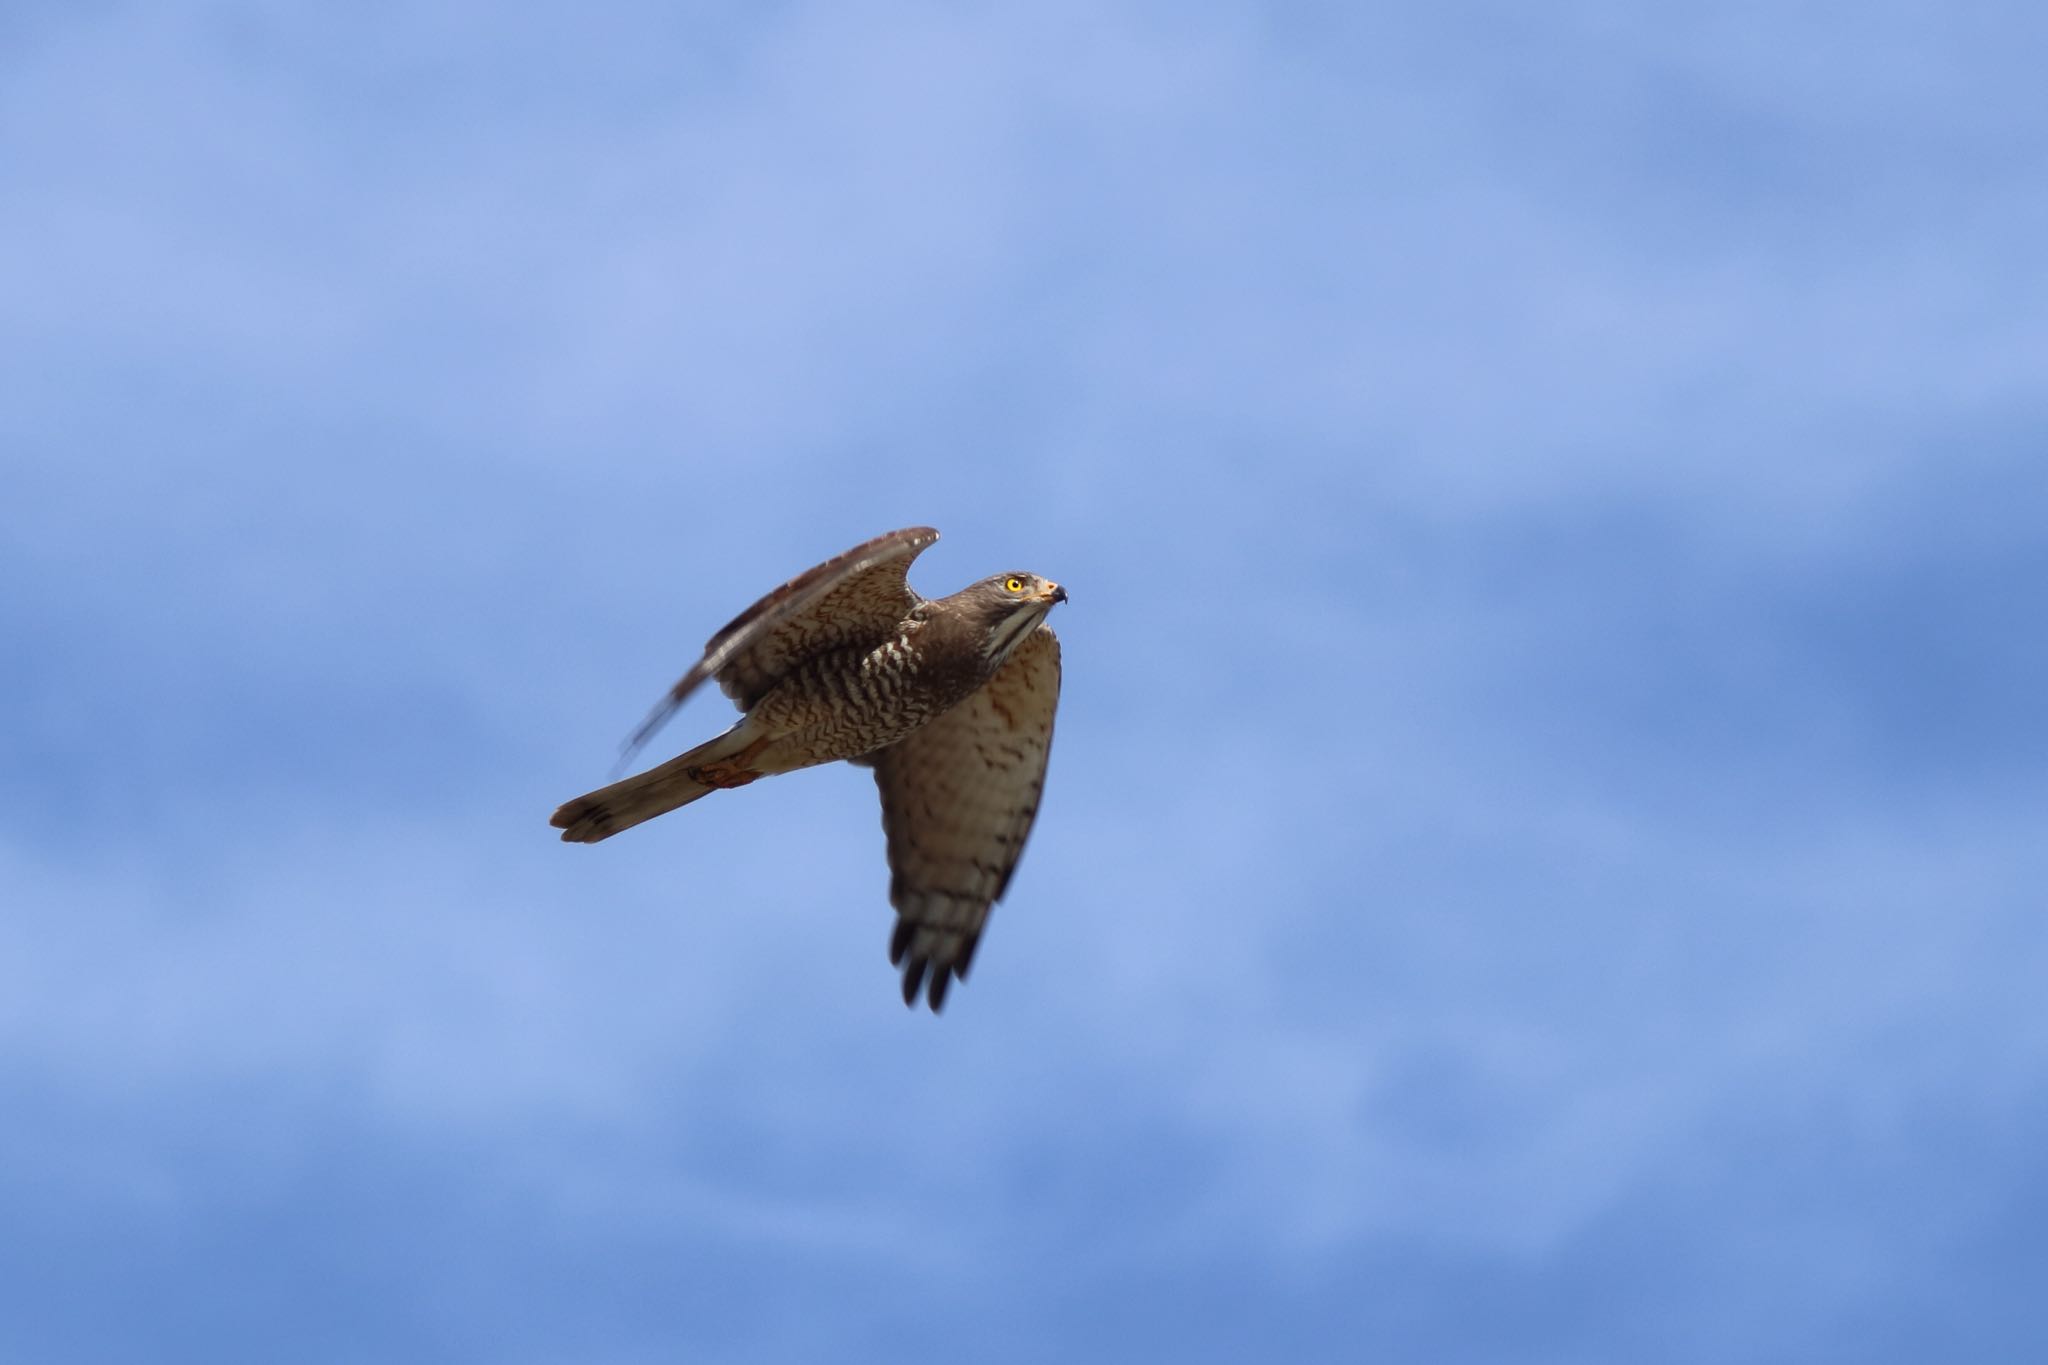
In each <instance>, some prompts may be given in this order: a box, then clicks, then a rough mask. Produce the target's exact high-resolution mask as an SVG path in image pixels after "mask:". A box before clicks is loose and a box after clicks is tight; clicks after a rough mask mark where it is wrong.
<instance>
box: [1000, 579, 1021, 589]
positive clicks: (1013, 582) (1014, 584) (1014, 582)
mask: <svg viewBox="0 0 2048 1365" xmlns="http://www.w3.org/2000/svg"><path fill="white" fill-rule="evenodd" d="M1003 586H1004V587H1006V588H1008V589H1009V590H1010V591H1011V592H1022V591H1024V580H1023V579H1021V578H1012V579H1010V580H1008V581H1007V582H1005V583H1004V584H1003Z"/></svg>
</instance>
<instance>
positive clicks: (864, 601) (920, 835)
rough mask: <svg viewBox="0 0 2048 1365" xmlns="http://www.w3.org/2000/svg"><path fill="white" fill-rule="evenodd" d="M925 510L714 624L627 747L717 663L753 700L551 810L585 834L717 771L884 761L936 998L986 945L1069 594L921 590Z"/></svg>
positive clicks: (1008, 584) (1040, 731) (712, 781)
mask: <svg viewBox="0 0 2048 1365" xmlns="http://www.w3.org/2000/svg"><path fill="white" fill-rule="evenodd" d="M938 538H939V533H938V532H937V531H934V530H932V529H931V528H930V527H928V526H913V527H911V528H909V529H907V530H902V531H892V532H890V533H889V534H888V535H885V536H877V537H875V538H874V539H873V540H870V541H868V542H867V543H866V544H864V545H856V546H855V547H854V548H853V549H851V550H848V551H847V552H846V553H845V554H843V555H840V556H838V557H837V558H835V559H829V560H827V561H825V562H824V563H823V564H820V565H819V566H818V567H817V568H815V569H812V570H810V571H809V572H807V573H802V574H799V575H797V576H796V577H795V578H792V579H791V580H790V581H789V582H787V583H785V584H783V585H782V586H781V587H779V588H777V589H776V590H775V591H774V592H771V593H769V594H768V595H767V596H766V597H764V598H762V599H761V600H760V601H758V602H756V603H755V604H754V605H753V606H751V607H749V608H747V609H746V610H745V611H743V612H741V613H740V614H739V616H738V618H737V619H735V620H734V621H733V622H732V624H731V625H729V626H727V627H726V628H725V629H724V630H721V631H719V632H718V633H717V634H716V635H714V636H712V637H711V641H710V643H709V644H707V645H705V647H704V657H703V658H702V659H699V660H698V661H697V663H696V665H695V666H694V667H693V668H691V669H690V671H689V672H688V673H685V674H684V675H683V677H682V680H681V681H680V682H678V683H677V684H676V685H675V686H674V687H673V688H671V689H669V693H668V695H667V696H666V697H665V698H663V699H662V701H661V703H660V704H659V705H657V706H656V707H655V708H654V711H653V712H652V713H651V714H650V715H649V716H648V717H647V719H646V721H645V722H644V723H642V725H641V726H640V728H639V729H638V730H636V731H635V732H634V733H633V736H632V738H631V739H630V740H629V741H628V743H627V755H628V757H630V756H631V755H632V754H633V753H634V752H635V751H637V750H638V749H639V747H640V746H641V745H642V744H644V743H645V742H646V741H647V740H648V739H649V738H650V737H652V735H653V734H654V732H655V731H656V730H657V729H659V728H660V727H661V725H662V723H663V722H665V721H666V720H667V719H668V718H669V717H670V716H671V715H673V714H674V713H675V710H676V708H677V707H679V706H681V705H682V704H683V700H684V698H686V697H688V696H689V695H690V693H691V692H693V691H695V690H696V688H697V686H698V685H699V684H700V683H702V682H703V681H704V680H705V679H706V678H712V679H716V680H717V683H718V686H719V688H720V689H721V690H722V691H724V693H725V694H726V695H727V696H728V697H731V698H732V699H733V701H734V703H735V704H737V705H738V706H739V708H740V711H741V712H742V713H743V714H742V716H741V718H740V721H739V723H738V724H737V725H735V726H733V727H732V728H731V729H730V730H727V731H726V732H725V733H724V734H722V735H720V736H718V737H717V738H716V739H712V740H707V741H706V742H705V743H703V744H700V745H698V746H697V747H696V748H694V749H692V750H690V751H689V752H688V753H686V754H683V755H682V756H681V757H678V758H672V759H670V760H669V761H668V762H666V763H663V764H661V765H660V766H659V767H655V768H650V769H648V770H647V771H646V772H644V773H641V774H639V775H638V776H635V777H629V778H627V779H626V780H625V781H623V782H615V783H613V784H612V785H611V786H609V787H602V788H599V789H598V790H597V791H594V792H591V793H589V794H588V795H585V796H579V797H577V798H576V799H575V800H573V801H570V802H568V803H567V804H565V805H564V806H562V808H561V809H560V810H557V811H556V812H555V814H554V819H553V821H552V822H551V823H553V824H554V825H555V827H556V828H558V829H560V830H561V831H562V837H563V838H564V839H566V840H569V841H570V842H572V843H585V844H593V843H596V842H597V841H598V840H600V839H608V838H610V837H611V836H612V835H614V834H617V833H618V832H619V831H620V830H623V829H631V828H632V827H633V826H634V825H637V824H639V823H640V822H642V821H643V820H651V819H653V818H654V817H655V816H657V815H661V814H664V813H666V812H668V811H672V810H674V809H675V808H676V807H678V806H686V805H688V804H689V803H690V802H692V801H695V800H696V799H697V798H698V797H700V796H708V795H709V794H710V793H712V792H714V791H717V790H718V789H719V788H721V787H741V786H745V785H746V784H747V783H749V782H752V781H753V780H754V779H756V778H759V777H768V776H771V775H773V774H775V773H786V772H793V771H795V770H796V769H798V768H808V767H811V766H812V765H814V764H818V763H830V762H832V761H834V760H835V759H842V758H843V759H848V760H850V761H852V762H854V763H858V764H860V765H862V766H863V767H869V768H873V769H874V773H875V785H876V786H878V787H879V788H881V792H882V828H883V830H884V832H885V833H886V834H887V836H888V840H889V870H890V874H891V875H890V879H889V901H890V904H892V905H894V906H895V907H896V931H895V934H894V936H893V937H892V938H891V939H890V941H889V960H890V961H891V962H893V963H895V964H897V965H898V966H900V967H901V968H902V969H903V1001H904V1003H905V1004H915V1003H916V1002H917V998H918V994H919V992H920V991H922V992H923V993H924V995H925V998H926V999H927V1000H928V1001H929V1002H930V1004H931V1007H932V1009H933V1010H937V1009H938V1008H939V1007H940V1006H941V1005H943V1004H944V1003H945V1000H946V989H947V987H948V985H950V984H951V982H952V980H953V978H955V977H958V978H960V979H962V980H965V979H966V977H967V968H968V966H969V965H970V964H971V963H972V962H973V960H974V945H975V943H976V942H977V941H978V939H979V938H980V935H981V927H982V925H983V924H984V923H986V922H987V920H988V914H989V908H990V907H991V906H993V905H994V904H995V902H996V901H997V900H999V899H1001V897H1002V894H1003V891H1004V889H1005V888H1006V887H1007V886H1008V885H1009V882H1010V874H1011V873H1012V872H1013V871H1015V870H1016V866H1017V859H1018V858H1019V857H1020V856H1021V855H1022V854H1023V852H1024V839H1025V836H1026V835H1028V834H1029V833H1030V832H1031V822H1032V820H1033V819H1034V818H1035V817H1036V816H1037V814H1038V798H1039V793H1040V792H1041V791H1042V790H1043V788H1044V786H1045V763H1046V756H1047V754H1048V753H1049V752H1050V751H1051V748H1052V722H1053V711H1054V708H1055V707H1057V706H1058V704H1059V696H1060V645H1059V640H1058V639H1057V638H1056V637H1055V636H1054V635H1053V633H1052V630H1051V629H1050V628H1049V627H1047V626H1046V625H1045V624H1044V622H1045V618H1046V615H1047V613H1049V612H1050V611H1051V610H1052V608H1053V604H1054V603H1056V602H1064V601H1066V600H1067V592H1066V589H1064V588H1062V587H1061V586H1060V585H1059V584H1057V583H1053V582H1050V581H1048V580H1046V579H1043V578H1039V577H1037V576H1036V575H1034V574H1028V573H1001V574H997V575H995V577H993V578H984V579H982V580H981V581H980V582H979V583H973V584H970V585H968V586H967V587H965V588H963V589H961V590H960V591H959V592H956V593H954V594H953V595H952V596H951V597H940V598H936V599H926V598H923V597H919V596H918V595H917V594H916V593H915V592H913V591H912V590H911V588H910V585H909V583H908V581H907V580H906V577H905V575H906V574H907V573H908V571H909V569H910V561H911V560H913V559H915V558H916V557H917V555H918V553H919V552H920V551H922V550H923V549H924V548H925V547H926V546H928V545H930V544H931V543H932V542H933V541H935V540H937V539H938Z"/></svg>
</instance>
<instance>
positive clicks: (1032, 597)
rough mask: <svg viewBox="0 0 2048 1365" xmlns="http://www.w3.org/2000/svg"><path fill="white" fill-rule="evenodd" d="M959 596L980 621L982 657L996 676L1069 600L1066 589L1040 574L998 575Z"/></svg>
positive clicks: (986, 579) (975, 585) (983, 580)
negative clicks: (1057, 607)
mask: <svg viewBox="0 0 2048 1365" xmlns="http://www.w3.org/2000/svg"><path fill="white" fill-rule="evenodd" d="M960 596H961V598H963V599H964V601H963V603H962V605H964V606H966V607H967V608H968V609H969V610H971V611H973V612H974V613H975V614H976V616H977V617H978V618H979V620H980V621H981V624H982V627H983V636H982V654H983V656H984V658H985V659H986V660H987V665H988V669H989V671H990V672H991V673H993V672H994V671H995V670H996V669H998V668H1000V667H1002V664H1003V660H1005V659H1007V658H1009V657H1010V651H1011V650H1013V649H1015V648H1016V647H1017V646H1018V645H1019V644H1021V643H1023V641H1024V637H1025V636H1027V635H1029V634H1030V633H1031V632H1032V631H1033V630H1036V629H1037V628H1038V623H1039V622H1040V621H1043V620H1044V619H1045V616H1046V613H1047V612H1049V611H1051V610H1052V609H1053V604H1054V603H1056V602H1064V601H1066V600H1067V590H1066V589H1065V588H1063V587H1061V586H1060V585H1059V584H1057V583H1055V582H1053V581H1052V580H1051V579H1049V578H1040V577H1039V576H1038V575H1037V574H1030V573H999V574H996V575H995V576H994V577H992V578H984V579H982V580H981V581H980V582H979V583H976V584H974V585H973V586H971V587H969V588H968V589H966V591H964V592H962V593H961V594H960Z"/></svg>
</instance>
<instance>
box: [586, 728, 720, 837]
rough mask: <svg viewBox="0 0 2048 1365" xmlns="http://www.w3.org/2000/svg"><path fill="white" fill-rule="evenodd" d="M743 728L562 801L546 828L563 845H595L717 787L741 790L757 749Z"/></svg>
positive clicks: (715, 789) (705, 794)
mask: <svg viewBox="0 0 2048 1365" xmlns="http://www.w3.org/2000/svg"><path fill="white" fill-rule="evenodd" d="M746 729H747V726H746V722H744V721H742V722H741V723H740V724H738V725H735V726H734V727H733V728H732V729H730V730H727V731H726V732H725V733H724V734H722V735H720V736H718V737H717V738H716V739H711V740H706V741H705V742H704V743H702V744H699V745H698V746H697V747H696V748H694V749H692V750H690V751H689V752H688V753H685V754H679V755H678V756H676V757H675V758H672V759H670V760H669V761H668V762H666V763H663V764H661V765H659V766H658V767H653V768H649V769H648V770H647V771H646V772H644V773H639V774H636V775H635V776H632V777H629V778H626V779H625V780H624V781H622V782H614V783H612V784H611V785H610V786H609V787H599V788H598V789H597V790H596V791H594V792H585V793H584V794H583V795H582V796H579V797H577V798H576V799H575V800H573V801H566V802H564V803H563V804H562V805H561V807H560V808H559V809H557V810H556V811H555V813H554V815H553V816H551V817H550V818H549V820H548V823H549V824H551V825H553V826H554V827H555V828H556V829H558V830H560V831H562V840H563V842H564V843H571V844H594V843H596V842H598V841H599V840H600V839H609V838H611V837H612V836H613V835H614V834H617V833H618V832H619V831H620V830H626V829H631V828H633V826H635V825H637V824H640V823H642V822H643V821H647V820H652V819H653V818H654V817H655V816H657V815H666V814H668V813H669V812H670V811H672V810H676V809H679V808H681V807H683V806H687V805H689V804H690V803H691V802H692V801H695V800H697V799H698V798H699V797H702V796H709V795H710V794H711V793H712V792H715V791H717V790H718V789H719V788H721V787H743V786H745V785H746V784H747V783H749V782H752V781H753V780H754V779H755V778H757V777H759V776H761V773H760V772H759V771H758V770H756V769H754V768H753V767H752V766H751V765H750V764H749V763H748V762H747V760H748V759H750V758H752V757H753V751H754V750H755V749H756V748H758V747H759V746H758V744H756V743H755V742H754V737H753V736H752V735H749V734H747V733H745V731H746ZM700 778H708V779H709V780H708V781H700V780H699V779H700Z"/></svg>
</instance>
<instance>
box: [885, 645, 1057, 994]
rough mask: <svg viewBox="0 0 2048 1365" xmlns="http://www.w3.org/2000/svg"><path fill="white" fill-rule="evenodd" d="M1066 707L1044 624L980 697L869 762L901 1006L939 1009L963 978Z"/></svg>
mask: <svg viewBox="0 0 2048 1365" xmlns="http://www.w3.org/2000/svg"><path fill="white" fill-rule="evenodd" d="M1059 700H1060V642H1059V640H1058V638H1057V637H1055V636H1054V635H1053V633H1052V631H1051V630H1049V629H1047V628H1046V627H1044V626H1040V627H1039V628H1038V629H1037V630H1036V631H1034V632H1032V634H1031V635H1030V637H1029V638H1027V639H1026V640H1025V641H1024V643H1022V644H1020V645H1018V646H1017V648H1016V650H1015V652H1013V653H1012V654H1011V655H1010V658H1009V660H1008V661H1007V662H1006V663H1004V664H1003V666H1002V667H1001V668H1000V669H998V670H997V672H996V675H995V677H993V678H991V679H989V681H988V682H987V684H986V685H984V686H983V687H982V688H981V690H980V691H978V692H975V693H974V694H973V695H972V696H970V697H968V698H967V700H966V701H963V702H961V703H960V704H959V705H958V706H955V707H954V708H953V709H952V710H950V711H948V712H946V713H945V714H944V715H942V716H940V717H939V718H938V719H937V720H935V721H933V722H932V723H931V724H929V725H927V726H925V727H924V728H923V729H921V730H919V731H917V732H916V733H915V734H913V735H911V736H910V737H909V738H908V739H904V740H900V741H898V742H897V743H895V744H892V745H890V746H889V747H888V748H886V749H883V750H881V751H880V752H878V753H876V754H874V755H872V756H871V757H870V759H868V760H866V761H869V762H872V763H873V765H874V769H875V785H876V786H877V787H879V788H881V791H882V828H883V830H884V831H885V832H886V833H887V834H888V836H889V871H890V878H889V903H890V904H891V905H894V906H895V907H896V917H897V918H896V933H895V936H894V937H893V938H891V939H890V941H889V960H890V961H891V962H894V963H896V964H897V965H898V966H900V967H902V968H903V1003H904V1004H906V1005H910V1004H915V1003H916V1002H917V996H918V992H919V991H920V990H921V989H922V990H923V991H924V992H925V994H926V996H927V998H928V999H929V1000H930V1002H931V1007H932V1009H933V1010H934V1011H936V1010H937V1009H938V1008H939V1006H941V1005H943V1004H944V1003H945V1001H946V988H947V986H948V985H949V984H950V983H951V981H952V979H953V978H954V977H959V978H960V979H961V980H963V981H964V980H965V979H966V978H967V968H968V966H969V965H970V964H971V963H972V962H973V960H974V945H975V944H976V943H977V942H978V941H979V940H980V937H981V927H982V925H983V924H985V923H986V922H987V921H988V915H989V909H990V907H991V906H993V905H994V904H995V903H996V901H998V900H1000V899H1001V898H1002V894H1003V891H1004V890H1005V888H1007V887H1008V886H1009V884H1010V874H1011V873H1012V872H1013V871H1015V870H1016V867H1017V859H1018V858H1019V857H1021V856H1022V855H1023V852H1024V839H1025V836H1026V835H1028V834H1030V833H1031V822H1032V821H1033V820H1034V819H1036V818H1037V816H1038V797H1039V793H1040V792H1041V791H1043V790H1044V788H1045V762H1046V756H1047V755H1048V754H1049V753H1050V752H1051V750H1052V722H1053V712H1054V710H1055V709H1056V708H1057V707H1058V706H1059ZM927 978H929V980H927Z"/></svg>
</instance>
